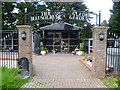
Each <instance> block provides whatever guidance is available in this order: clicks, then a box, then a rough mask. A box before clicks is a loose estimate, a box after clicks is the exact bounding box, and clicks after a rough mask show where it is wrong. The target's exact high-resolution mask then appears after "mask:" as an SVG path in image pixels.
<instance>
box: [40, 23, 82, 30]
mask: <svg viewBox="0 0 120 90" xmlns="http://www.w3.org/2000/svg"><path fill="white" fill-rule="evenodd" d="M82 29H83V28H80V27H78V26H74V25H72V24H69V23H66V22H59V23H53V24H51V25H47V26H44V27H41V28H40V30H82Z"/></svg>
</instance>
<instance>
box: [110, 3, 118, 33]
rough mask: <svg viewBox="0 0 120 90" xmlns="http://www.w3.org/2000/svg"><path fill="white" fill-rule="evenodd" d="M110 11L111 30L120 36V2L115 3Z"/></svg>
mask: <svg viewBox="0 0 120 90" xmlns="http://www.w3.org/2000/svg"><path fill="white" fill-rule="evenodd" d="M110 11H111V13H112V15H111V18H110V20H109V27H110V29H109V30H110V31H114V32H116V33H117V34H119V35H120V2H114V5H113V9H112V10H110Z"/></svg>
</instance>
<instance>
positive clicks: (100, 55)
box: [92, 26, 109, 78]
mask: <svg viewBox="0 0 120 90" xmlns="http://www.w3.org/2000/svg"><path fill="white" fill-rule="evenodd" d="M108 28H109V27H102V26H100V27H94V28H92V30H93V56H94V60H93V65H92V68H93V73H94V74H95V76H97V77H98V78H104V77H105V68H106V45H107V30H108ZM101 32H102V33H103V34H104V40H100V37H99V35H100V33H101Z"/></svg>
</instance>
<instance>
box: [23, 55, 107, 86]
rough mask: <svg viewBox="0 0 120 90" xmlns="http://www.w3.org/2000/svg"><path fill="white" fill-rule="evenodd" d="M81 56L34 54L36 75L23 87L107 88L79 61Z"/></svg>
mask: <svg viewBox="0 0 120 90" xmlns="http://www.w3.org/2000/svg"><path fill="white" fill-rule="evenodd" d="M81 58H82V57H81V56H73V55H67V56H65V55H46V56H35V55H34V56H33V65H34V73H35V76H34V77H33V79H32V80H31V81H30V82H29V83H27V84H26V85H24V86H23V88H105V86H104V85H103V83H102V82H101V81H100V80H99V79H97V78H95V77H94V76H93V75H92V73H91V72H90V71H89V70H88V69H87V68H86V67H85V66H84V65H83V64H82V63H81V62H80V61H79V59H81Z"/></svg>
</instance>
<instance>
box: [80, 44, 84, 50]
mask: <svg viewBox="0 0 120 90" xmlns="http://www.w3.org/2000/svg"><path fill="white" fill-rule="evenodd" d="M80 51H84V42H82V43H80Z"/></svg>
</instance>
